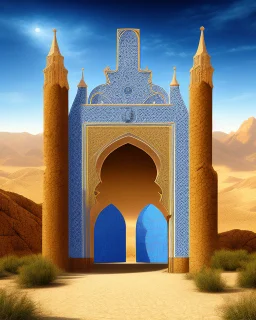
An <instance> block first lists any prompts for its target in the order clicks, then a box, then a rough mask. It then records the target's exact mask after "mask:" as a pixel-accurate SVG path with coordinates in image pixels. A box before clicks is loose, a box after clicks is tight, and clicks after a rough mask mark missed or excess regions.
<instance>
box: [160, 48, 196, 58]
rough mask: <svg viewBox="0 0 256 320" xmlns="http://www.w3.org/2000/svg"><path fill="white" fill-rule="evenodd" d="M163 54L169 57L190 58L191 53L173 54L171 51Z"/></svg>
mask: <svg viewBox="0 0 256 320" xmlns="http://www.w3.org/2000/svg"><path fill="white" fill-rule="evenodd" d="M165 54H166V55H167V56H169V57H180V58H186V57H191V56H192V53H191V52H184V51H181V52H175V51H172V50H169V51H166V52H165Z"/></svg>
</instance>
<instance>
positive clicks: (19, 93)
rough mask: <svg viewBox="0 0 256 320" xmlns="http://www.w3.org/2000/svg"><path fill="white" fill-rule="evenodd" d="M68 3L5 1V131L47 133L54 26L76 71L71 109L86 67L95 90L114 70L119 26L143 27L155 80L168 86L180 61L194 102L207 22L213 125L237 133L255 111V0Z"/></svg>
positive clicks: (0, 103)
mask: <svg viewBox="0 0 256 320" xmlns="http://www.w3.org/2000/svg"><path fill="white" fill-rule="evenodd" d="M21 3H22V5H21ZM61 3H62V5H61V6H59V5H58V3H55V2H54V1H51V2H48V1H44V2H40V4H38V3H37V1H26V0H23V1H22V2H20V1H11V0H9V1H1V2H0V28H1V32H0V43H1V45H0V47H1V50H0V110H1V117H0V131H10V132H24V131H26V132H30V133H33V134H36V133H40V132H42V131H43V90H42V88H43V80H44V79H43V72H42V70H43V69H44V68H45V64H46V55H47V54H48V51H49V49H50V45H51V41H52V36H53V33H52V28H56V29H57V30H58V32H57V37H58V42H59V47H60V50H61V53H62V55H64V57H65V66H66V68H67V69H68V71H69V74H68V80H69V85H70V91H69V105H70V107H71V105H72V102H73V100H74V97H75V94H76V90H77V84H78V82H79V80H80V78H81V68H82V67H84V69H85V71H84V72H85V81H86V83H87V85H88V89H89V92H90V91H91V90H92V89H93V88H94V87H95V86H97V85H99V84H102V83H105V76H104V74H103V69H104V68H105V67H106V66H109V67H110V68H111V69H115V66H116V29H117V28H138V29H140V30H141V67H142V68H145V67H146V66H148V68H149V69H150V70H152V72H153V82H154V83H155V84H158V85H160V86H162V87H163V88H164V89H165V90H167V92H169V83H170V81H171V79H172V72H173V66H176V67H177V78H178V81H179V83H180V90H181V92H182V95H183V99H184V101H185V103H186V105H188V99H189V96H188V94H189V91H188V86H189V70H190V68H191V67H192V63H193V55H194V54H195V52H196V49H197V46H198V41H199V36H200V31H199V28H200V26H202V25H203V26H204V27H205V28H206V30H205V39H206V45H207V49H208V52H209V54H210V55H211V60H212V65H213V67H214V69H215V71H214V96H213V128H214V130H215V131H216V130H218V131H219V130H220V131H224V132H230V131H235V130H237V129H238V127H239V125H240V124H241V123H242V122H243V121H244V120H245V119H247V118H249V117H250V116H256V103H255V101H256V40H255V39H256V22H255V21H256V0H245V1H241V0H236V1H228V0H227V1H225V2H224V3H222V2H221V1H217V0H215V1H208V2H207V3H206V2H205V1H197V0H195V1H193V2H191V1H190V2H187V1H175V2H173V1H171V0H170V1H168V4H166V3H165V2H161V0H159V1H157V5H156V3H154V4H150V3H149V2H148V4H143V3H142V2H137V3H136V2H133V1H129V2H125V3H123V2H120V4H119V5H116V4H115V3H114V2H111V1H105V2H101V1H100V0H99V1H97V6H96V5H95V4H94V1H90V2H89V3H88V2H87V1H76V0H73V1H72V2H70V1H69V2H65V1H62V2H61ZM35 28H40V32H36V31H35Z"/></svg>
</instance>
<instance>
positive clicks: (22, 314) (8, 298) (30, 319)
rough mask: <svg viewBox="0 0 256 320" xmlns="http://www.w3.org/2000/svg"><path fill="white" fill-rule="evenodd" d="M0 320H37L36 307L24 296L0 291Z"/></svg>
mask: <svg viewBox="0 0 256 320" xmlns="http://www.w3.org/2000/svg"><path fill="white" fill-rule="evenodd" d="M0 319H3V320H36V319H39V315H38V311H37V308H36V305H35V304H34V303H33V302H32V301H30V300H29V299H28V298H27V297H26V296H25V295H21V294H20V293H7V292H6V291H5V290H3V289H1V290H0Z"/></svg>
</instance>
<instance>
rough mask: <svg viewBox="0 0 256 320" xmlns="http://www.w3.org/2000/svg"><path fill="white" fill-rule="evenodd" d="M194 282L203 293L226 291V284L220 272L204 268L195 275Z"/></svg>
mask: <svg viewBox="0 0 256 320" xmlns="http://www.w3.org/2000/svg"><path fill="white" fill-rule="evenodd" d="M194 281H195V284H196V286H197V288H198V289H199V290H200V291H202V292H222V291H224V290H225V289H226V283H225V282H224V280H223V279H221V273H220V271H219V270H211V269H206V268H203V269H202V270H201V271H200V272H198V273H196V274H195V275H194Z"/></svg>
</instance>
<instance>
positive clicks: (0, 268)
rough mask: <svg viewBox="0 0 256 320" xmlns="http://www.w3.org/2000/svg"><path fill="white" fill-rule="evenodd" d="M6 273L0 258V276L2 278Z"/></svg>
mask: <svg viewBox="0 0 256 320" xmlns="http://www.w3.org/2000/svg"><path fill="white" fill-rule="evenodd" d="M7 275H8V273H7V272H6V271H5V270H4V266H3V262H2V261H1V260H0V278H4V277H6V276H7Z"/></svg>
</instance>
